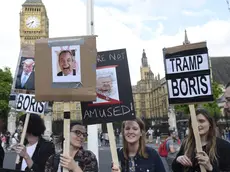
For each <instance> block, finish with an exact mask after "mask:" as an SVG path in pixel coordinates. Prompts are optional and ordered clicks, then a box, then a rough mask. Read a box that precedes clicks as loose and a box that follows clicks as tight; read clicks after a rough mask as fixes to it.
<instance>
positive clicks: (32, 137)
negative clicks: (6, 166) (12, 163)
mask: <svg viewBox="0 0 230 172" xmlns="http://www.w3.org/2000/svg"><path fill="white" fill-rule="evenodd" d="M25 117H26V115H23V116H22V117H21V118H20V121H22V122H23V123H24V122H25ZM45 129H46V128H45V125H44V121H43V119H41V117H40V116H39V115H36V114H30V118H29V123H28V127H27V131H26V140H25V146H24V145H21V144H18V145H16V149H15V150H16V153H17V154H18V155H19V156H20V163H19V164H16V169H17V170H21V171H31V172H32V171H33V172H44V168H45V163H46V161H47V159H48V158H49V156H50V155H52V154H54V153H55V148H54V144H53V143H52V142H49V141H46V140H45V139H43V138H42V134H43V133H44V131H45Z"/></svg>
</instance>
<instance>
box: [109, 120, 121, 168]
mask: <svg viewBox="0 0 230 172" xmlns="http://www.w3.org/2000/svg"><path fill="white" fill-rule="evenodd" d="M107 131H108V135H109V144H110V150H111V155H112V161H113V163H114V164H115V165H117V166H119V161H118V156H117V146H116V140H115V135H114V130H113V123H107Z"/></svg>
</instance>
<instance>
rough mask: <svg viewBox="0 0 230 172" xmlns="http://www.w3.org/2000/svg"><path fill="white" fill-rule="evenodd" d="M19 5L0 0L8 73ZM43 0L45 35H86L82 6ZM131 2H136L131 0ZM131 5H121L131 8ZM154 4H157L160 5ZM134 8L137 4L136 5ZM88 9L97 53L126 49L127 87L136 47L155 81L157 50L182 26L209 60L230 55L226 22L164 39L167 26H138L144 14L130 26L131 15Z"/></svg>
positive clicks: (71, 0)
mask: <svg viewBox="0 0 230 172" xmlns="http://www.w3.org/2000/svg"><path fill="white" fill-rule="evenodd" d="M146 1H147V0H146ZM162 1H164V0H162ZM23 2H24V0H17V1H15V4H14V6H13V7H12V6H11V3H10V2H8V1H4V3H2V5H4V6H5V8H2V10H1V11H0V15H1V16H4V15H6V14H7V17H2V21H1V22H2V23H6V24H4V27H1V28H0V38H1V43H0V51H1V54H0V58H1V61H0V67H2V66H9V67H11V69H12V71H13V72H14V71H15V69H16V63H17V60H18V55H19V47H20V42H19V41H20V39H19V11H20V9H21V4H22V3H23ZM43 2H44V4H45V5H46V8H47V12H48V16H49V21H50V37H62V36H74V35H85V34H86V8H85V3H83V2H82V1H80V0H66V1H65V3H63V1H62V0H56V1H55V5H54V3H53V1H51V0H43ZM113 2H115V1H113ZM132 2H137V0H133V1H132ZM132 2H131V1H127V3H129V4H131V5H134V4H132ZM154 2H159V3H160V1H154ZM125 3H126V2H125ZM148 3H150V1H148ZM175 3H179V0H176V1H175ZM180 3H182V1H180ZM137 5H140V4H138V3H137ZM163 7H164V6H162V8H163ZM8 8H11V9H12V11H14V13H13V12H10V13H9V12H8ZM111 9H112V8H111ZM94 10H95V34H96V35H98V38H97V49H98V50H99V51H104V50H112V49H120V48H126V50H127V55H128V61H129V69H130V74H131V80H132V84H136V82H137V81H138V80H139V79H140V65H141V56H142V49H145V50H146V53H147V57H148V61H149V64H150V65H151V68H152V70H153V72H154V73H155V74H157V73H160V74H161V77H163V76H164V66H163V57H162V56H163V55H162V48H163V47H170V46H176V45H181V44H182V42H183V39H184V29H185V28H186V29H187V32H188V38H189V40H190V42H191V43H194V42H199V41H204V40H207V42H208V48H209V54H210V56H223V55H230V51H229V46H230V21H224V20H212V21H208V22H206V23H204V24H202V25H197V26H182V29H180V28H177V33H176V34H171V35H169V34H167V31H168V30H170V28H167V27H166V26H165V25H164V24H163V23H162V22H161V21H152V22H154V23H155V24H156V27H152V26H150V25H147V24H145V23H144V22H143V21H144V20H145V17H144V16H145V14H143V15H141V14H140V15H139V14H138V15H139V18H138V15H137V14H136V15H134V16H135V17H137V20H136V21H137V22H135V18H133V19H132V16H131V14H133V13H131V12H124V11H122V10H121V11H119V9H114V8H113V9H112V10H108V8H105V7H101V6H96V7H95V9H94ZM153 17H154V15H153ZM166 17H168V16H166ZM127 23H129V24H130V25H128V24H127ZM131 25H132V27H130V26H131ZM143 34H145V37H148V39H147V40H146V39H143V38H142V36H143ZM13 74H14V73H13Z"/></svg>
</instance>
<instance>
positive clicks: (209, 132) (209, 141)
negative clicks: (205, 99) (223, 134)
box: [172, 109, 230, 172]
mask: <svg viewBox="0 0 230 172" xmlns="http://www.w3.org/2000/svg"><path fill="white" fill-rule="evenodd" d="M196 117H197V122H198V131H199V135H200V138H201V144H202V149H203V151H202V152H197V153H196V149H195V138H194V134H193V129H192V125H191V119H190V120H189V134H188V137H187V138H186V139H185V140H184V142H183V144H182V146H181V148H180V151H179V152H178V154H177V157H176V158H175V159H174V161H173V163H172V170H173V171H174V172H184V171H185V172H200V167H199V165H203V166H204V168H205V169H206V171H212V172H220V171H227V172H229V171H230V143H228V142H227V141H225V140H222V139H220V138H217V137H216V125H215V121H214V120H213V118H212V117H211V116H210V115H209V113H208V112H207V111H206V110H204V109H198V110H197V111H196Z"/></svg>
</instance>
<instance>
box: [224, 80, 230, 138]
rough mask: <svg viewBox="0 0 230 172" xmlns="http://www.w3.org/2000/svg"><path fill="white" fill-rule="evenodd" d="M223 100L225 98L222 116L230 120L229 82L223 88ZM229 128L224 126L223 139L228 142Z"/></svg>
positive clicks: (229, 136)
mask: <svg viewBox="0 0 230 172" xmlns="http://www.w3.org/2000/svg"><path fill="white" fill-rule="evenodd" d="M224 98H225V104H224V115H225V116H227V117H228V119H229V118H230V82H229V83H227V85H226V87H225V93H224ZM229 129H230V127H229V128H228V125H227V126H226V129H225V134H226V135H225V137H226V140H228V141H229V140H230V131H229Z"/></svg>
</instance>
